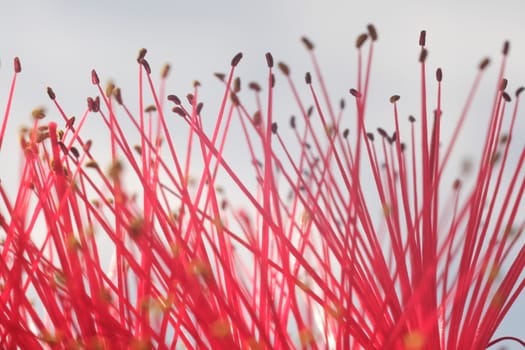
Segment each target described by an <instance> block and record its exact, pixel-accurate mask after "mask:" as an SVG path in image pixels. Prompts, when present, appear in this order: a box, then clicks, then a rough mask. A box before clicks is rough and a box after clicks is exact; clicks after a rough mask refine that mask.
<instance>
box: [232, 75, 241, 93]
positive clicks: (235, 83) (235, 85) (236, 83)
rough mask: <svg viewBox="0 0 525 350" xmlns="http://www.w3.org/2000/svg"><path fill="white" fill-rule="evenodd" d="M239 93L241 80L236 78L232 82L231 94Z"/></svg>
mask: <svg viewBox="0 0 525 350" xmlns="http://www.w3.org/2000/svg"><path fill="white" fill-rule="evenodd" d="M239 91H241V78H239V77H237V78H235V80H234V81H233V92H235V93H237V92H239Z"/></svg>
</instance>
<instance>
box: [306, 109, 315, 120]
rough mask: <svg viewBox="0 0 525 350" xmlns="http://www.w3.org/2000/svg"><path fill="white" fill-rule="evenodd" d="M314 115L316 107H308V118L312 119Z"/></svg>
mask: <svg viewBox="0 0 525 350" xmlns="http://www.w3.org/2000/svg"><path fill="white" fill-rule="evenodd" d="M313 113H314V106H310V107H308V110H307V111H306V115H307V116H308V118H310V117H311V116H312V114H313Z"/></svg>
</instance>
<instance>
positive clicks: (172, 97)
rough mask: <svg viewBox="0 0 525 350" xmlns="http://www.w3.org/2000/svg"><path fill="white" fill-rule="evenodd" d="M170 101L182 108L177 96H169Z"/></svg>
mask: <svg viewBox="0 0 525 350" xmlns="http://www.w3.org/2000/svg"><path fill="white" fill-rule="evenodd" d="M168 101H171V102H173V103H175V104H176V105H177V106H180V104H181V102H180V99H179V98H178V97H177V96H176V95H168Z"/></svg>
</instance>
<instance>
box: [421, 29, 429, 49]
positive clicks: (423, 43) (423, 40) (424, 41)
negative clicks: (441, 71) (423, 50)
mask: <svg viewBox="0 0 525 350" xmlns="http://www.w3.org/2000/svg"><path fill="white" fill-rule="evenodd" d="M426 41H427V31H426V30H422V31H421V32H419V46H425V44H426Z"/></svg>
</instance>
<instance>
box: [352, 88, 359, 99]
mask: <svg viewBox="0 0 525 350" xmlns="http://www.w3.org/2000/svg"><path fill="white" fill-rule="evenodd" d="M350 95H352V96H354V97H355V98H360V97H361V93H360V92H359V91H357V90H356V89H353V88H352V89H350Z"/></svg>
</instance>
